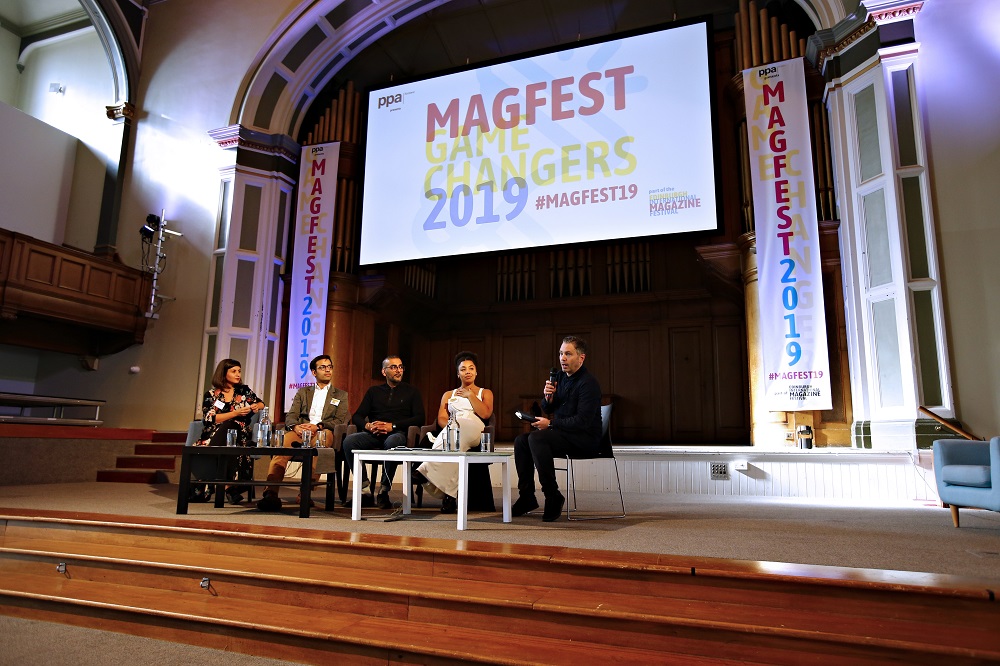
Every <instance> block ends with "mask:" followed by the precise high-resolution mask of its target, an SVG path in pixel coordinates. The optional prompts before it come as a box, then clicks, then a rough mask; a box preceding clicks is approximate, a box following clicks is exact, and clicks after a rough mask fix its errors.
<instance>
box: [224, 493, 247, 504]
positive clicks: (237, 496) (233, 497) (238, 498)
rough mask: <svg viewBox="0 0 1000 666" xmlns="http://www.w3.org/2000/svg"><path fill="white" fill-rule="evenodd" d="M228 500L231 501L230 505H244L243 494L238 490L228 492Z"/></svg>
mask: <svg viewBox="0 0 1000 666" xmlns="http://www.w3.org/2000/svg"><path fill="white" fill-rule="evenodd" d="M226 499H228V500H229V503H230V504H242V503H243V493H241V492H238V491H236V490H227V491H226Z"/></svg>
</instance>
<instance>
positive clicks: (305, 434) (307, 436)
mask: <svg viewBox="0 0 1000 666" xmlns="http://www.w3.org/2000/svg"><path fill="white" fill-rule="evenodd" d="M312 436H313V434H312V432H310V431H309V430H303V431H302V448H305V449H308V448H309V447H311V446H312Z"/></svg>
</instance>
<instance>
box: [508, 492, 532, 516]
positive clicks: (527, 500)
mask: <svg viewBox="0 0 1000 666" xmlns="http://www.w3.org/2000/svg"><path fill="white" fill-rule="evenodd" d="M537 508H538V500H536V499H535V496H534V495H521V496H520V497H518V498H517V501H516V502H514V506H512V507H511V508H510V512H511V513H512V514H514V517H515V518H517V517H518V516H523V515H524V514H526V513H528V512H529V511H534V510H535V509H537Z"/></svg>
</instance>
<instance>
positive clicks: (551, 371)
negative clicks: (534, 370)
mask: <svg viewBox="0 0 1000 666" xmlns="http://www.w3.org/2000/svg"><path fill="white" fill-rule="evenodd" d="M558 376H559V371H558V370H556V369H555V368H550V369H549V381H550V382H552V384H555V383H556V377H558Z"/></svg>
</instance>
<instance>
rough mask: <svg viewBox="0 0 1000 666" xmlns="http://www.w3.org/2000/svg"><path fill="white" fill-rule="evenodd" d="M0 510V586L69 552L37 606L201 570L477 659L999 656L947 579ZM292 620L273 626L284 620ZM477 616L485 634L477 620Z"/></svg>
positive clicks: (252, 592)
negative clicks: (468, 642) (558, 655)
mask: <svg viewBox="0 0 1000 666" xmlns="http://www.w3.org/2000/svg"><path fill="white" fill-rule="evenodd" d="M51 513H54V512H51ZM0 514H3V515H5V516H6V518H5V519H4V518H2V517H0V520H3V522H2V523H0V525H2V528H3V531H2V541H0V572H2V575H0V587H6V588H7V591H6V593H4V594H6V595H7V597H8V598H19V599H24V598H32V599H35V598H36V597H33V596H31V594H30V590H28V589H26V588H23V587H19V585H20V584H11V585H7V583H6V582H5V581H15V580H29V581H34V580H36V578H33V577H40V578H44V579H46V580H48V579H59V578H60V577H62V578H66V577H65V576H62V575H60V576H56V575H55V574H53V573H52V572H54V571H55V567H56V565H57V564H58V563H59V562H65V563H66V564H67V567H68V574H69V576H68V580H71V581H73V583H74V586H71V587H66V585H67V584H66V582H65V581H63V584H62V585H61V586H60V589H65V591H67V592H70V593H71V594H68V596H67V597H66V598H65V599H64V600H63V601H60V598H59V595H56V594H54V593H51V594H50V593H48V592H46V593H45V594H47V595H49V596H47V597H45V599H47V601H46V603H47V604H49V605H50V606H51V605H53V604H59V603H66V604H77V605H79V604H82V605H88V604H94V603H98V602H99V599H98V596H99V595H100V594H103V592H86V593H83V592H79V590H81V589H82V590H92V589H93V590H100V589H101V588H100V586H101V585H117V586H122V589H125V588H131V587H134V588H137V591H136V592H135V594H134V595H131V596H129V597H126V602H121V603H122V604H123V607H126V608H124V609H122V610H119V611H116V612H121V613H125V614H127V613H129V612H141V613H144V614H152V615H157V616H158V617H162V616H171V617H172V615H171V613H173V612H175V611H172V610H169V609H165V608H162V607H161V606H162V605H163V604H168V605H169V603H170V602H169V601H167V600H162V599H159V600H156V601H155V603H153V601H148V600H149V599H151V597H150V595H154V592H152V591H151V590H158V591H160V592H159V593H160V594H168V593H169V592H171V591H172V592H184V593H185V594H189V593H190V592H191V591H192V590H191V588H192V586H194V585H195V584H196V583H197V582H198V581H200V580H201V578H202V577H205V576H208V577H209V578H210V579H211V581H212V586H213V588H214V589H215V591H216V595H217V596H218V597H222V598H225V599H230V600H232V599H238V600H239V603H241V604H243V607H244V609H246V608H252V609H255V610H254V613H257V612H264V611H262V610H260V611H259V610H258V609H259V608H260V606H259V605H260V604H262V603H267V604H272V605H278V606H281V607H283V608H286V609H287V608H291V609H300V610H301V611H303V613H304V614H305V615H307V616H309V617H313V616H314V615H317V614H320V615H323V614H326V613H328V612H331V611H338V612H345V613H349V614H352V615H355V616H357V617H355V618H353V619H352V620H351V624H350V627H368V628H366V629H365V631H368V630H369V629H370V627H369V624H370V623H371V622H374V621H379V622H385V621H387V618H388V619H389V620H391V621H393V622H395V623H396V624H397V625H398V626H397V629H396V630H395V631H394V632H389V633H390V634H391V636H390V637H389V638H386V637H385V636H378V635H368V634H365V635H361V634H358V635H357V636H356V637H354V638H351V639H349V640H348V639H346V638H344V637H345V636H353V634H351V633H350V632H346V633H345V631H344V628H343V627H341V634H340V636H341V642H343V641H345V640H346V642H347V643H349V644H350V645H352V646H354V647H353V648H352V649H360V647H359V646H366V647H371V648H378V649H387V650H397V649H401V648H400V647H399V646H398V645H397V644H396V643H395V642H394V640H395V638H398V637H399V636H403V635H408V634H409V632H410V631H411V629H412V631H413V632H415V633H419V634H421V635H424V636H425V639H426V634H428V633H430V634H431V636H433V637H434V641H435V645H427V644H424V643H419V647H413V646H411V648H412V649H413V650H415V652H413V654H418V655H423V656H425V657H426V656H429V655H434V656H438V657H442V656H444V655H449V656H448V658H460V659H476V660H486V661H489V660H491V657H490V655H489V654H484V653H483V651H482V650H481V648H480V647H474V648H473V647H469V646H465V647H462V646H457V645H454V644H452V643H453V642H454V641H455V640H458V638H457V637H458V636H463V637H464V638H463V639H462V640H465V639H469V638H474V639H475V641H478V642H479V643H482V644H483V645H488V646H490V647H494V646H496V645H503V646H504V649H506V648H507V647H508V644H509V643H510V642H512V641H510V640H509V638H508V637H509V636H512V635H513V636H517V637H518V640H517V641H516V642H517V643H518V644H519V645H520V644H522V643H524V644H533V645H535V646H536V647H537V649H539V650H543V649H549V648H545V647H544V646H545V645H548V643H547V641H556V642H568V643H569V644H570V645H572V646H574V647H579V646H582V645H587V646H602V647H601V648H600V649H598V648H596V647H594V648H592V649H594V650H597V652H595V654H597V653H598V652H600V653H603V652H604V651H607V650H609V649H614V650H621V651H626V652H625V653H623V654H629V658H634V659H639V658H640V657H641V658H642V659H643V660H645V661H650V660H651V661H653V662H656V661H671V660H677V659H678V658H679V657H678V655H683V658H682V660H683V661H689V660H703V659H712V658H717V659H723V660H734V661H735V660H743V659H751V660H759V661H763V662H766V663H800V662H802V661H808V660H813V659H815V658H816V657H817V656H818V655H820V656H823V657H824V658H826V659H830V658H838V659H842V660H858V661H863V662H864V661H871V662H875V661H883V660H892V659H902V660H906V661H907V662H910V663H931V662H935V661H937V662H940V661H942V660H943V659H946V660H948V661H949V663H958V662H960V661H963V660H984V659H985V660H998V659H1000V637H998V636H997V632H996V631H995V627H997V626H1000V606H998V604H996V603H995V602H994V601H993V597H992V592H991V590H989V589H988V588H986V587H982V586H981V585H980V584H979V583H978V582H976V581H968V580H965V579H956V578H954V577H947V576H931V575H928V574H906V572H881V573H879V572H871V571H864V570H849V569H838V568H834V567H802V566H800V565H790V566H789V567H788V568H787V569H786V570H785V571H777V568H778V567H777V566H776V565H775V564H774V563H768V566H767V567H764V566H761V565H760V564H758V563H740V562H725V561H720V560H711V559H709V558H686V557H679V556H659V555H644V554H627V553H624V554H619V556H620V560H619V561H614V558H613V556H612V554H610V553H601V552H594V551H581V550H578V549H568V548H558V547H539V546H512V545H507V544H476V543H474V542H454V541H448V540H435V539H413V538H407V539H403V540H400V539H397V538H394V537H386V536H379V535H358V534H352V533H343V532H326V531H314V530H304V529H299V528H293V529H285V528H274V527H268V526H250V525H237V526H233V525H228V524H221V523H211V522H209V521H182V520H158V521H150V520H147V519H128V518H125V517H120V516H115V517H103V518H95V517H94V516H93V515H90V514H73V515H72V516H70V517H65V518H58V517H56V516H54V515H50V516H39V517H34V518H33V517H30V516H26V515H24V513H23V512H12V511H8V510H0ZM12 514H13V515H12ZM130 521H136V522H130ZM139 521H145V522H146V523H148V524H140V522H139ZM766 569H770V570H771V573H770V574H768V572H767V571H766ZM36 582H37V581H36ZM46 584H49V583H46ZM88 584H89V585H90V586H89V587H88V586H87V585H88ZM80 586H83V587H80ZM120 591H121V590H119V592H120ZM194 593H195V594H200V592H197V591H195V592H194ZM25 595H28V596H25ZM74 595H79V596H74ZM94 595H97V596H94ZM154 596H155V595H154ZM39 598H41V597H39ZM137 600H147V601H148V605H149V607H148V608H147V607H146V606H145V605H143V604H145V603H147V601H143V602H142V603H139V602H138V601H137ZM5 603H6V602H5ZM100 603H101V604H103V603H105V602H100ZM201 603H203V604H204V603H208V604H211V603H216V602H213V601H211V600H208V601H202V602H201ZM220 603H221V602H220ZM101 607H102V608H104V607H105V606H101ZM133 607H135V608H140V610H134V609H133ZM207 608H209V607H206V609H207ZM128 609H133V610H128ZM310 609H311V610H310ZM35 610H36V611H38V612H42V611H41V610H39V609H37V608H36V609H35ZM46 612H53V613H57V612H58V611H57V610H52V609H51V608H49V610H48V611H46ZM283 612H285V613H288V612H292V613H293V614H294V610H293V611H288V610H286V611H283ZM206 613H207V610H206ZM195 614H196V615H197V613H195ZM207 615H212V614H211V613H207ZM278 615H281V613H278V612H277V611H276V612H275V616H278ZM245 616H246V611H245V610H244V615H243V617H245ZM358 618H361V619H358ZM198 621H199V622H207V621H208V620H205V619H199V620H198ZM220 622H221V624H220V626H226V627H229V626H231V625H229V624H227V623H226V622H225V621H223V620H222V619H220ZM310 624H311V623H310ZM300 625H301V623H298V624H296V625H295V626H290V627H285V628H280V629H279V628H278V627H275V628H274V630H275V631H279V630H280V632H286V631H288V632H292V633H291V634H290V635H297V634H295V631H296V630H297V629H298V628H299V626H300ZM414 627H415V628H414ZM428 627H436V628H433V629H428ZM383 629H384V628H383ZM484 629H487V630H488V631H489V632H490V634H491V636H484V635H481V634H478V635H476V634H475V632H480V631H482V630H484ZM463 632H474V633H473V634H468V633H463ZM522 639H523V640H522ZM484 641H486V642H484ZM441 642H444V643H446V644H447V645H441V644H440V643H441ZM342 647H343V646H342ZM338 649H339V648H338ZM344 649H346V648H344ZM628 650H641V651H647V652H649V654H639V653H635V654H631V653H627V651H628ZM442 651H443V652H442ZM515 652H516V651H515ZM459 655H461V656H459ZM668 655H669V656H668ZM504 657H505V658H506V653H505V654H504ZM493 658H496V655H495V654H494V655H493ZM623 658H624V657H623ZM553 659H555V657H553ZM545 660H547V659H545ZM513 661H514V662H516V661H517V660H516V659H514V660H513ZM553 663H557V662H555V661H554V662H553Z"/></svg>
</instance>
